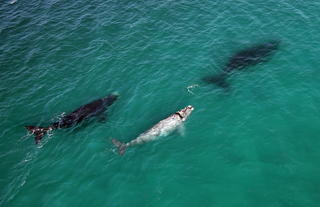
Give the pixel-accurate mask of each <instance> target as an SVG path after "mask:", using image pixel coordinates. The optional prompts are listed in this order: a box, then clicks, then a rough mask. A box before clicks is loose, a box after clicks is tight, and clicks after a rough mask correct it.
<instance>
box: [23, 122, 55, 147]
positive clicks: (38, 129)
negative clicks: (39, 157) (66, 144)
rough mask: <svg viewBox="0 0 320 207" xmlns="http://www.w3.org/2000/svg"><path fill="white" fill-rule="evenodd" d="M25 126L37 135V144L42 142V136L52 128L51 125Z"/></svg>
mask: <svg viewBox="0 0 320 207" xmlns="http://www.w3.org/2000/svg"><path fill="white" fill-rule="evenodd" d="M25 128H26V129H27V130H28V131H29V132H30V133H31V134H34V135H35V141H36V144H38V143H39V142H40V140H41V139H42V137H43V136H44V135H45V134H46V133H47V132H48V131H50V130H51V128H50V127H38V126H25Z"/></svg>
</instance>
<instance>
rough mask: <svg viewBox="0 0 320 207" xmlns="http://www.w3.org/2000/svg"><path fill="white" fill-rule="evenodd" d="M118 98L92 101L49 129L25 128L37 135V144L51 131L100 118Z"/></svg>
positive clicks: (115, 95)
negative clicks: (95, 117)
mask: <svg viewBox="0 0 320 207" xmlns="http://www.w3.org/2000/svg"><path fill="white" fill-rule="evenodd" d="M117 98H118V95H117V94H111V95H109V96H107V97H105V98H101V99H98V100H95V101H92V102H90V103H88V104H86V105H83V106H81V107H79V108H78V109H76V110H74V111H73V112H71V113H70V114H67V115H65V116H63V117H62V118H61V119H60V120H59V121H57V122H54V123H52V124H51V125H50V126H48V127H40V126H25V128H26V129H27V130H28V131H29V132H30V133H32V134H34V135H35V141H36V144H38V143H39V141H40V140H41V139H42V137H43V136H44V135H45V134H46V133H47V132H48V131H51V130H54V129H58V128H69V127H72V126H74V125H76V124H79V123H80V122H82V121H83V120H85V119H88V118H90V117H93V116H99V115H101V114H102V113H103V112H104V111H106V110H107V107H108V106H111V105H112V104H113V102H114V101H116V100H117Z"/></svg>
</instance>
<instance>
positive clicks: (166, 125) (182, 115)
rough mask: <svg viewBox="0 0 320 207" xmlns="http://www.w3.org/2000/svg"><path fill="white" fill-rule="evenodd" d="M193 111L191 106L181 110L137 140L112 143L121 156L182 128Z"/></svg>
mask: <svg viewBox="0 0 320 207" xmlns="http://www.w3.org/2000/svg"><path fill="white" fill-rule="evenodd" d="M193 109H194V108H193V107H192V106H190V105H189V106H187V107H185V108H183V109H181V110H180V111H177V112H176V113H174V114H172V115H170V116H169V117H168V118H166V119H164V120H162V121H160V122H159V123H157V124H156V125H154V126H153V127H152V128H151V129H149V130H148V131H146V132H144V133H142V134H140V135H139V136H138V137H137V138H136V139H134V140H132V141H130V142H127V143H122V142H120V141H118V140H116V139H112V143H113V144H114V145H115V146H116V147H117V148H118V150H119V154H120V155H123V154H124V153H125V151H126V149H127V148H128V147H130V146H134V145H137V144H142V143H144V142H149V141H152V140H155V139H157V138H158V137H161V136H166V135H168V134H169V133H170V132H172V131H173V130H175V129H177V128H178V127H179V126H181V125H182V123H183V122H184V121H186V119H187V118H188V116H189V115H190V114H191V112H192V111H193Z"/></svg>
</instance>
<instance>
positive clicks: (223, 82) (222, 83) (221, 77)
mask: <svg viewBox="0 0 320 207" xmlns="http://www.w3.org/2000/svg"><path fill="white" fill-rule="evenodd" d="M227 77H228V76H227V74H226V73H220V74H218V75H214V76H207V77H204V78H203V79H202V80H203V81H205V82H207V83H214V84H216V85H217V86H219V87H221V88H225V89H227V88H229V83H228V82H227Z"/></svg>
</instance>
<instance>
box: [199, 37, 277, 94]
mask: <svg viewBox="0 0 320 207" xmlns="http://www.w3.org/2000/svg"><path fill="white" fill-rule="evenodd" d="M279 44H280V41H275V40H273V41H269V42H265V43H262V44H258V45H254V46H252V47H250V48H246V49H244V50H241V51H239V52H238V53H236V54H235V55H234V56H232V57H231V58H230V59H229V61H228V62H227V65H226V66H225V67H224V69H223V70H222V72H221V73H219V74H217V75H214V76H208V77H204V78H203V79H202V80H203V81H205V82H208V83H214V84H216V85H218V86H220V87H223V88H228V86H229V84H228V82H227V81H226V80H227V78H228V77H229V76H230V75H231V74H232V73H233V72H234V71H235V70H242V69H245V68H247V67H249V66H253V65H257V64H259V63H261V62H266V61H267V60H268V57H270V56H271V55H272V54H273V52H274V51H276V50H277V49H278V47H279Z"/></svg>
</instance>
